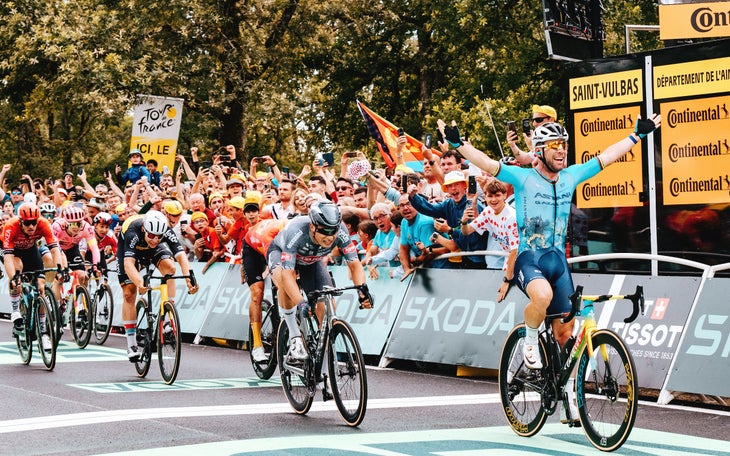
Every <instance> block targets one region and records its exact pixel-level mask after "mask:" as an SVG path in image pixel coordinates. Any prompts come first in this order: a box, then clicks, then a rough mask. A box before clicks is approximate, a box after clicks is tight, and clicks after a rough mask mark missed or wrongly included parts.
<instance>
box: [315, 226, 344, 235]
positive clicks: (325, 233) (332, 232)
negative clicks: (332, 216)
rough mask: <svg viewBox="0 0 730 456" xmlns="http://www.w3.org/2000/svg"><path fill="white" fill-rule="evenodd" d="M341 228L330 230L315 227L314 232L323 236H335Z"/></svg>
mask: <svg viewBox="0 0 730 456" xmlns="http://www.w3.org/2000/svg"><path fill="white" fill-rule="evenodd" d="M339 229H340V227H334V228H329V227H326V226H315V227H314V231H316V232H317V233H319V234H321V235H323V236H334V235H335V234H337V231H339Z"/></svg>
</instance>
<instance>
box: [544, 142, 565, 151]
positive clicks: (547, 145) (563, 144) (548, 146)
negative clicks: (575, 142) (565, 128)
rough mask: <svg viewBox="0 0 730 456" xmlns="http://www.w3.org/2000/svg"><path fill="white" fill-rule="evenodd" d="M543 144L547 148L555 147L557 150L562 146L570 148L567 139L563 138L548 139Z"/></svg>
mask: <svg viewBox="0 0 730 456" xmlns="http://www.w3.org/2000/svg"><path fill="white" fill-rule="evenodd" d="M543 146H544V147H545V148H547V149H555V150H558V149H560V148H561V147H562V148H563V149H564V150H567V149H568V143H567V142H565V141H562V140H555V141H548V142H546V143H544V144H543Z"/></svg>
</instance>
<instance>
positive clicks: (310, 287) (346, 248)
mask: <svg viewBox="0 0 730 456" xmlns="http://www.w3.org/2000/svg"><path fill="white" fill-rule="evenodd" d="M335 247H338V248H339V249H340V250H341V251H342V255H343V257H344V258H345V261H347V266H348V268H349V270H350V277H351V278H352V282H353V283H354V284H355V285H357V286H360V288H359V290H358V300H359V301H360V305H362V306H363V307H365V308H370V307H372V303H373V299H372V297H371V296H370V292H369V290H368V286H367V284H366V283H365V270H364V269H363V267H362V263H360V261H359V260H358V256H357V251H356V249H355V246H354V244H353V243H352V241H351V240H350V235H349V234H348V231H347V227H345V224H344V223H343V222H342V214H340V210H339V208H338V207H337V206H336V205H335V204H333V203H330V202H325V201H319V202H315V203H314V204H312V206H311V207H310V208H309V215H308V216H306V215H303V216H299V217H296V218H294V219H292V220H291V221H290V222H289V223H288V224H287V225H286V227H285V228H284V229H282V230H281V232H280V233H279V234H278V235H277V236H276V237H275V238H274V240H273V241H272V242H271V245H270V246H269V249H268V252H267V261H268V265H269V271H271V278H272V280H273V282H274V284H275V285H276V287H277V288H278V295H277V297H278V300H279V310H280V312H281V316H282V318H283V320H284V321H285V322H286V325H287V327H288V328H289V337H290V338H291V341H290V343H289V353H288V354H287V362H292V363H296V362H301V361H304V360H306V359H307V358H308V355H307V351H306V349H305V348H304V342H303V341H302V337H301V336H302V334H301V331H300V330H299V325H297V320H296V310H297V307H298V306H299V305H302V306H306V305H307V298H306V296H303V295H302V294H301V292H300V290H299V285H298V283H297V273H299V276H300V279H301V284H302V288H303V289H304V292H305V293H306V292H309V291H314V290H321V289H322V288H323V287H325V286H332V278H331V277H330V275H329V272H328V271H327V265H326V264H325V261H324V257H326V256H327V255H328V254H329V253H330V252H331V251H332V250H333V249H334V248H335ZM321 312H323V310H321V311H320V309H319V308H318V309H317V315H318V317H319V320H320V321H321V319H322V313H321Z"/></svg>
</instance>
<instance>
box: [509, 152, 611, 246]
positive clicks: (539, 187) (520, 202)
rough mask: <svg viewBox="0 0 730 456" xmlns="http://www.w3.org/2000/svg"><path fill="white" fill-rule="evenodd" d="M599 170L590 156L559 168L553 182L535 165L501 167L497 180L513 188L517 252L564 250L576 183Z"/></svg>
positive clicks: (598, 164) (596, 162)
mask: <svg viewBox="0 0 730 456" xmlns="http://www.w3.org/2000/svg"><path fill="white" fill-rule="evenodd" d="M601 169H602V168H601V163H600V161H599V160H598V158H593V159H591V160H589V161H587V162H585V163H581V164H576V165H571V166H569V167H567V168H565V169H563V170H561V171H560V172H559V173H558V178H557V180H556V181H555V182H552V181H550V180H549V179H546V178H545V177H544V176H543V175H542V174H540V173H539V172H538V171H537V170H536V169H534V168H520V167H519V166H505V165H504V164H502V165H501V166H500V168H499V172H498V173H497V175H496V177H497V179H499V180H501V181H503V182H507V183H508V184H512V185H513V186H514V188H515V213H516V214H515V215H516V218H517V226H518V227H519V230H520V245H519V248H518V254H519V253H522V252H524V251H526V250H535V249H543V248H548V247H556V248H558V249H560V250H561V251H563V252H565V237H566V232H567V228H568V219H569V217H570V203H571V201H572V199H573V193H574V192H575V189H576V188H577V187H578V184H580V183H581V182H583V181H585V180H587V179H590V178H591V177H593V176H595V175H596V174H598V173H599V172H600V171H601Z"/></svg>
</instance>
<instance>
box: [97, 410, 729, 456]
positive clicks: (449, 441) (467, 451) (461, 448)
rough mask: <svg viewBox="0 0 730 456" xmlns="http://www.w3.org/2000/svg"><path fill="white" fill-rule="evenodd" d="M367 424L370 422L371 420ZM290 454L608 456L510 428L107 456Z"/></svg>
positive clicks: (558, 427)
mask: <svg viewBox="0 0 730 456" xmlns="http://www.w3.org/2000/svg"><path fill="white" fill-rule="evenodd" d="M366 422H367V419H366ZM272 453H286V454H297V455H312V456H315V455H317V456H321V455H338V456H342V455H347V456H351V455H352V456H354V455H384V454H388V455H391V456H399V455H414V454H422V455H428V454H440V455H450V454H453V455H456V454H458V455H460V456H470V455H477V454H478V455H505V454H510V455H512V454H514V455H518V454H519V455H550V456H554V455H564V454H570V455H595V454H605V453H602V452H601V451H598V450H597V449H595V448H593V446H591V444H590V443H589V442H588V440H587V439H586V437H585V435H584V434H583V432H582V431H581V430H580V429H569V428H567V427H566V426H565V425H562V424H560V423H551V424H547V425H545V427H544V428H543V429H542V431H540V433H539V434H538V435H536V436H534V437H531V438H524V437H519V436H518V435H516V434H515V433H513V432H512V431H511V430H510V429H509V428H508V427H507V426H495V427H486V428H471V429H443V430H428V431H415V432H386V433H373V434H363V433H358V432H349V433H344V434H336V435H311V436H294V437H281V438H266V439H251V440H238V441H226V442H217V443H207V444H200V445H186V446H178V447H167V448H154V449H149V450H139V451H128V452H121V453H110V454H108V455H106V456H121V455H126V456H146V455H167V454H169V455H175V456H185V455H196V456H197V455H200V454H217V455H232V456H233V455H256V456H258V455H263V454H272ZM614 454H617V455H641V456H647V455H656V456H666V455H683V456H692V455H703V456H707V455H718V456H730V452H728V450H727V441H723V440H713V439H706V438H701V437H689V436H685V435H681V434H674V433H668V432H659V431H651V430H647V429H637V428H634V430H633V432H632V433H631V436H630V437H629V441H628V442H627V443H625V444H624V445H623V446H622V447H621V448H620V449H619V450H617V451H616V452H615V453H614Z"/></svg>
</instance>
